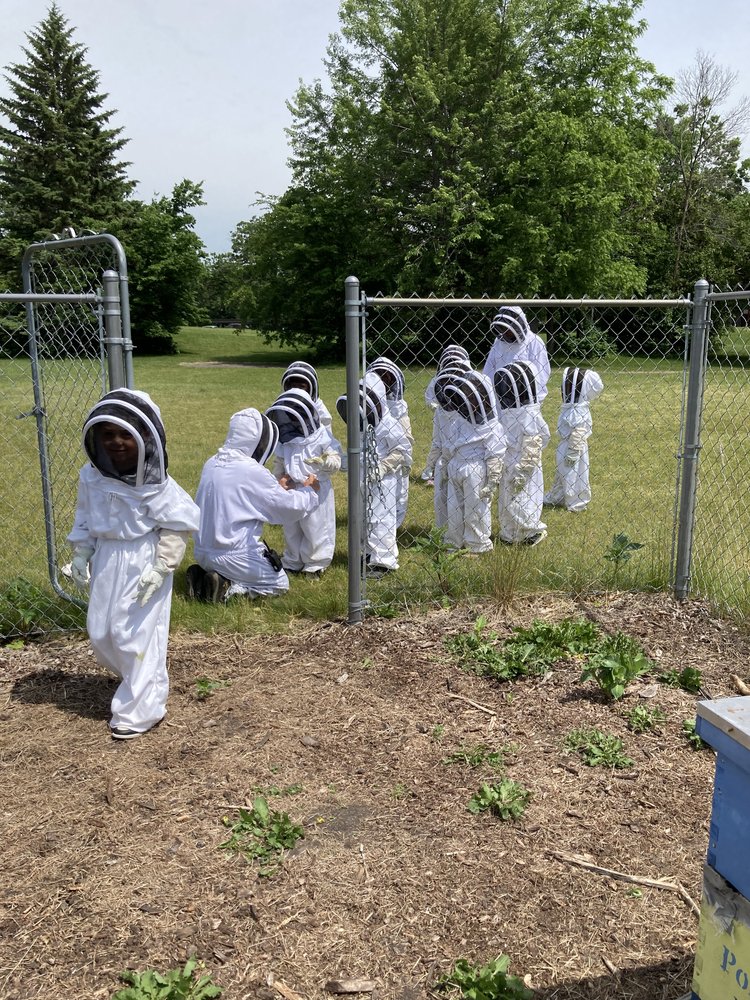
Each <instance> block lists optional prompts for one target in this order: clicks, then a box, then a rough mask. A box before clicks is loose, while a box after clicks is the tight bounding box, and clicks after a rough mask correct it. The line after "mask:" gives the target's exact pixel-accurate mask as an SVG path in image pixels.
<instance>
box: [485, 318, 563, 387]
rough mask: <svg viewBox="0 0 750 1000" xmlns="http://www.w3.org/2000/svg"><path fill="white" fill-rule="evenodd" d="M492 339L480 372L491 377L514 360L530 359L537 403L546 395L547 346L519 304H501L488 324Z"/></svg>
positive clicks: (547, 375)
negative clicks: (534, 379)
mask: <svg viewBox="0 0 750 1000" xmlns="http://www.w3.org/2000/svg"><path fill="white" fill-rule="evenodd" d="M490 332H491V333H493V334H494V336H495V342H494V343H493V345H492V347H491V348H490V353H489V354H488V355H487V360H486V361H485V363H484V368H483V369H482V371H483V372H484V374H485V375H486V376H487V377H488V378H489V379H490V380H494V378H495V372H497V371H499V370H500V369H501V368H506V367H507V366H508V365H510V364H513V363H514V362H515V361H530V362H531V364H532V365H534V370H535V371H536V390H537V392H536V394H537V400H538V402H540V403H541V402H543V401H544V397H545V396H546V395H547V382H548V381H549V375H550V367H549V358H548V357H547V348H546V347H545V345H544V341H543V340H542V338H541V337H540V336H538V335H537V334H536V333H534V332H533V331H532V329H531V327H530V326H529V321H528V320H527V319H526V314H525V313H524V311H523V309H521V308H520V307H519V306H501V307H500V308H499V309H498V311H497V312H496V313H495V315H494V316H493V317H492V321H491V323H490Z"/></svg>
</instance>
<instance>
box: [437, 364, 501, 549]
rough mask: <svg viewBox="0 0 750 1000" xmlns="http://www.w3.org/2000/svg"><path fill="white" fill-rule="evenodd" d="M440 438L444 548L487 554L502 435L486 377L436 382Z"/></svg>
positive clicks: (469, 375) (456, 377)
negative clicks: (445, 518)
mask: <svg viewBox="0 0 750 1000" xmlns="http://www.w3.org/2000/svg"><path fill="white" fill-rule="evenodd" d="M437 391H438V395H439V398H440V400H441V403H440V406H441V409H443V410H444V411H445V412H446V414H447V417H446V419H445V421H443V422H442V424H441V426H440V429H439V433H440V435H441V442H440V443H441V448H442V455H443V464H444V469H445V473H446V479H447V506H448V526H447V530H446V532H445V540H446V542H447V543H448V544H449V545H450V546H452V547H453V548H455V549H467V550H468V551H469V552H472V553H481V552H489V551H491V549H492V539H491V532H492V497H493V495H494V493H495V491H496V490H497V488H498V487H499V486H500V484H501V481H502V474H503V458H504V456H505V435H504V433H503V430H502V427H501V426H500V423H499V421H498V419H497V416H496V414H495V402H494V392H493V389H492V386H491V384H490V382H489V380H488V379H487V378H486V376H484V375H481V374H480V373H479V372H467V373H465V374H456V375H453V376H448V377H447V378H446V379H445V381H443V379H442V378H441V379H440V380H439V383H438V389H437Z"/></svg>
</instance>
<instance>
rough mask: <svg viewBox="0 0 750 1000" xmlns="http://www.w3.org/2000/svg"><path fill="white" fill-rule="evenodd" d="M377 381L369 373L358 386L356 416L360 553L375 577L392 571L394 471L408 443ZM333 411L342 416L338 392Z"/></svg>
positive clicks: (395, 556)
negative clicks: (360, 455) (361, 459)
mask: <svg viewBox="0 0 750 1000" xmlns="http://www.w3.org/2000/svg"><path fill="white" fill-rule="evenodd" d="M385 396H386V390H385V385H384V384H383V380H382V379H381V378H380V376H379V375H376V374H375V372H373V371H369V372H367V374H366V375H365V377H364V379H362V381H360V384H359V400H358V410H357V412H358V414H359V420H360V426H361V428H362V436H363V442H362V445H363V449H364V451H365V453H366V458H365V461H364V462H363V472H364V474H365V476H366V479H365V483H364V499H365V519H366V525H365V539H364V542H365V554H366V559H367V564H368V569H367V575H368V577H371V578H378V577H380V576H383V575H384V574H385V573H389V572H391V571H392V570H396V569H398V544H397V541H396V491H397V483H398V474H399V472H400V470H401V469H403V467H404V466H405V465H406V464H407V463H408V461H409V454H410V448H411V445H410V441H409V438H408V437H407V435H406V432H405V431H404V428H403V425H402V424H401V422H400V421H399V420H396V418H395V417H393V416H392V415H391V413H390V412H389V411H388V407H387V406H386V399H385ZM336 409H337V410H338V413H339V416H340V417H341V419H342V420H344V421H346V420H347V398H346V396H339V398H338V399H337V400H336Z"/></svg>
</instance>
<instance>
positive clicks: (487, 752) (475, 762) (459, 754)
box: [443, 743, 509, 771]
mask: <svg viewBox="0 0 750 1000" xmlns="http://www.w3.org/2000/svg"><path fill="white" fill-rule="evenodd" d="M508 752H509V751H508V750H506V749H502V750H491V749H490V747H488V746H486V745H485V744H484V743H478V744H477V745H476V746H465V745H463V744H462V745H461V746H460V747H459V748H458V750H454V751H453V753H449V754H448V756H447V757H443V763H444V764H467V765H468V766H469V767H488V768H491V769H492V770H493V771H501V770H502V769H503V767H504V766H505V754H506V753H508Z"/></svg>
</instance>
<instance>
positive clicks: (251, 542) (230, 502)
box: [188, 407, 318, 598]
mask: <svg viewBox="0 0 750 1000" xmlns="http://www.w3.org/2000/svg"><path fill="white" fill-rule="evenodd" d="M278 437H279V433H278V428H277V426H276V424H274V423H273V421H272V420H269V418H268V417H267V416H265V414H261V413H259V412H258V410H256V409H253V408H252V407H248V408H247V409H245V410H240V411H239V412H238V413H235V414H233V415H232V417H231V418H230V420H229V430H228V432H227V436H226V440H225V441H224V444H223V445H222V446H221V448H219V450H218V451H217V452H216V454H215V455H213V456H212V457H211V458H209V459H208V461H207V462H206V464H205V465H204V466H203V471H202V473H201V478H200V483H199V484H198V492H197V494H196V497H195V499H196V502H197V504H198V506H199V507H200V512H201V519H200V527H199V529H198V531H197V532H196V535H195V559H196V562H197V563H198V566H199V567H200V568H202V569H203V570H204V571H208V572H214V573H218V574H219V575H220V576H222V577H223V578H224V579H225V580H228V581H229V584H230V586H229V589H228V591H227V592H226V595H225V597H226V598H229V597H233V596H235V595H238V594H244V595H246V596H248V597H263V596H271V597H275V596H276V595H278V594H283V593H284V592H285V591H287V590H288V589H289V580H288V578H287V575H286V573H285V572H284V570H283V569H282V568H278V566H277V568H274V565H273V563H274V562H275V560H274V559H273V557H272V555H271V556H269V554H268V553H269V549H268V547H267V546H266V544H265V542H264V541H263V527H264V525H266V524H281V525H285V526H286V525H288V524H291V523H294V522H295V521H298V520H299V519H300V518H302V517H304V516H305V515H306V514H309V513H310V511H313V510H315V509H316V508H317V506H318V496H317V494H316V493H315V491H314V489H313V488H312V487H300V488H299V489H291V490H285V489H284V488H283V486H281V485H280V484H279V482H278V481H277V480H276V478H275V477H274V475H273V474H272V473H271V472H269V470H268V469H266V468H265V467H264V464H265V462H266V461H267V460H268V459H269V458H270V456H271V455H272V454H273V452H274V449H275V448H276V444H277V442H278ZM191 570H195V567H190V570H188V574H190V571H191ZM196 575H197V574H195V573H193V576H194V577H195V576H196ZM197 589H198V588H196V590H197Z"/></svg>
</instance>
